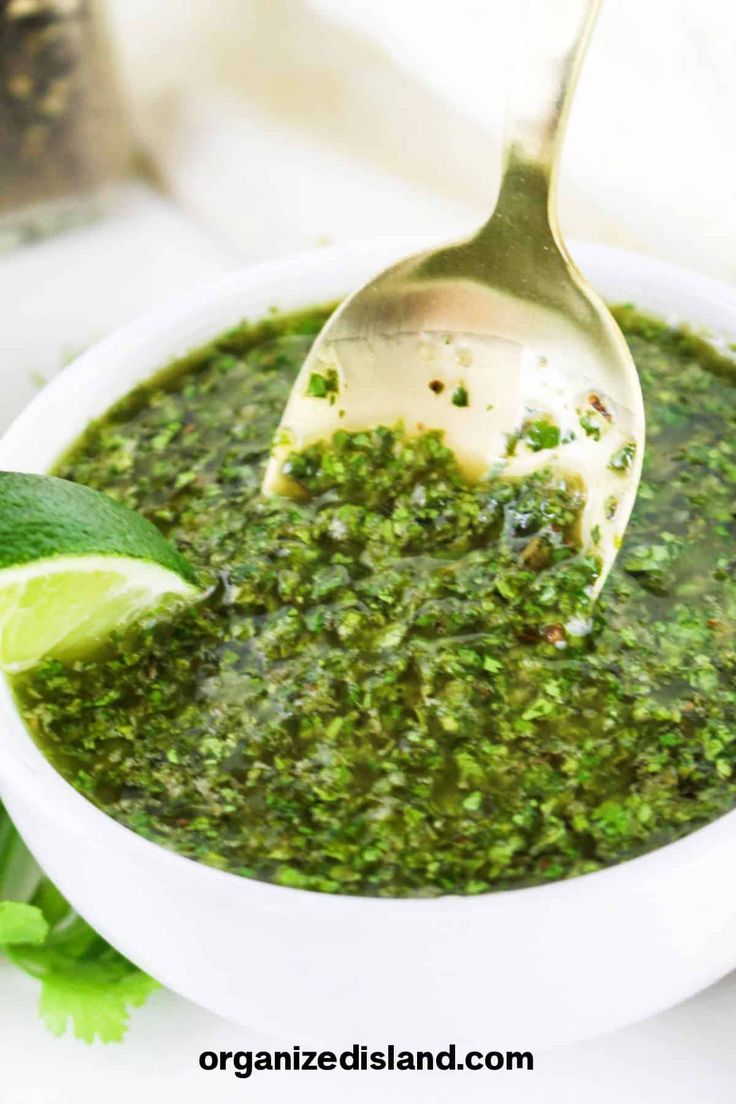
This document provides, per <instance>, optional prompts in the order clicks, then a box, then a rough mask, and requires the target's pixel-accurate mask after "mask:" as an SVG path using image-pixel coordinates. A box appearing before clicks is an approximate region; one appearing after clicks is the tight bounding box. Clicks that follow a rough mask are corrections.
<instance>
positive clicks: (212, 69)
mask: <svg viewBox="0 0 736 1104" xmlns="http://www.w3.org/2000/svg"><path fill="white" fill-rule="evenodd" d="M550 2H554V0H550ZM518 6H519V5H518V4H517V5H512V4H511V0H505V2H501V0H484V2H480V0H453V3H452V4H447V3H445V0H423V2H421V3H420V0H371V2H369V0H313V2H311V3H310V2H308V0H253V2H249V0H218V3H217V5H213V4H212V3H211V0H113V2H111V4H110V8H111V15H112V23H113V27H114V31H115V35H116V41H117V45H118V52H119V56H120V62H121V68H122V71H123V74H124V79H125V82H126V85H127V88H128V92H129V99H130V103H131V116H132V121H133V126H134V128H135V130H136V133H137V135H138V137H139V140H141V141H142V142H143V143H145V145H146V146H147V148H148V151H149V153H150V155H151V157H152V159H153V160H154V162H155V164H156V167H157V172H158V174H159V178H160V180H161V182H162V184H163V188H164V190H165V192H166V195H164V194H162V191H159V192H154V190H153V189H152V188H150V187H149V186H147V185H143V184H136V185H132V186H131V187H130V188H129V189H128V190H127V192H126V195H125V198H124V199H123V200H122V202H121V204H120V205H119V207H118V210H117V212H116V213H115V215H114V216H113V217H111V218H109V219H107V220H106V221H104V222H101V223H98V224H96V225H95V226H93V227H90V228H87V229H83V230H80V231H77V232H75V233H71V234H68V235H66V236H64V237H63V238H59V239H56V240H54V241H52V242H48V243H43V244H40V245H35V246H33V247H30V248H27V249H25V250H22V251H19V252H16V253H13V254H8V255H6V256H4V257H0V315H1V316H2V318H1V321H2V325H1V326H0V429H1V428H2V426H4V425H5V424H7V422H8V421H9V420H10V419H11V418H12V416H13V414H14V413H15V412H16V411H17V410H18V409H20V407H21V406H22V405H23V403H25V402H26V401H27V400H28V399H29V398H30V397H31V395H32V394H33V393H34V390H35V389H36V388H37V387H38V386H39V383H40V382H41V378H42V377H43V378H46V379H47V378H49V377H50V376H51V375H52V374H53V373H54V372H55V371H57V370H58V369H59V368H60V367H61V366H62V365H63V364H64V363H65V362H66V361H68V359H69V358H70V357H71V356H73V355H74V354H75V353H76V352H78V351H80V350H81V349H82V348H84V347H85V346H87V345H88V344H90V343H91V342H92V341H94V340H96V339H97V338H98V337H100V336H101V335H102V334H104V333H105V332H107V331H108V330H109V329H111V328H112V327H113V326H115V325H117V324H118V323H120V322H122V321H124V320H126V319H127V318H129V317H131V316H132V315H134V314H136V313H137V312H139V311H140V310H143V309H145V308H146V307H148V306H149V305H152V304H154V303H156V302H160V301H161V300H162V299H163V298H164V297H166V296H167V295H169V294H172V293H175V292H178V291H181V290H184V289H186V288H189V287H192V286H194V285H196V284H198V283H201V282H205V281H207V280H208V279H211V278H212V277H214V276H216V275H218V274H219V273H221V272H224V271H227V270H229V269H232V268H234V267H236V266H238V265H241V264H243V263H246V262H248V261H249V260H252V259H258V258H261V257H264V256H269V255H274V254H277V253H284V252H288V251H289V250H293V249H298V248H303V247H305V246H310V245H315V244H318V243H319V242H322V241H326V240H344V239H347V238H350V237H353V236H365V235H366V234H372V233H394V232H419V233H426V234H427V236H428V238H435V239H441V238H443V237H447V236H449V235H451V234H453V233H455V232H457V231H458V230H461V229H464V228H466V227H470V226H472V225H473V223H474V222H477V221H478V220H479V219H480V217H481V215H482V213H483V211H484V208H485V207H486V206H488V204H489V203H490V198H489V197H492V195H493V192H494V190H495V185H496V175H495V174H496V173H497V167H498V154H499V135H500V127H501V119H502V114H503V112H502V107H503V88H504V85H505V81H506V78H507V75H508V69H509V60H508V59H509V57H510V56H511V50H512V46H513V37H514V24H513V22H512V21H511V19H510V12H511V11H512V10H514V11H516V9H517V8H518ZM420 9H421V14H420ZM735 45H736V12H735V11H734V7H733V5H731V4H730V3H727V2H726V0H700V2H699V3H698V4H693V3H691V2H690V0H607V3H606V5H605V7H604V14H603V17H602V19H601V23H600V26H599V29H598V32H597V34H596V38H595V40H594V43H593V47H592V50H591V56H590V59H589V63H588V67H587V69H586V71H585V74H584V77H583V81H582V84H581V89H580V98H579V100H578V102H577V104H576V108H575V112H574V115H573V119H572V124H571V132H570V139H569V143H568V148H567V154H566V161H565V171H564V174H563V195H562V209H563V218H564V222H565V226H566V227H567V228H568V230H569V231H570V232H571V233H575V234H576V235H577V236H587V237H589V238H593V239H598V240H605V241H609V242H613V243H616V244H621V245H624V246H628V247H630V248H636V249H640V250H642V251H645V252H650V253H652V254H655V255H659V256H662V257H664V258H666V259H670V260H674V261H678V262H680V263H683V264H687V265H690V266H691V267H693V268H698V269H700V270H702V271H706V272H708V273H709V274H711V275H714V276H718V277H720V278H721V279H725V280H729V281H732V282H736V248H735V246H736V205H735V204H733V202H732V196H733V181H734V176H735V175H736V173H735V172H734V170H735V169H736V166H735V165H734V153H733V126H734V124H733V118H734V106H735V105H736V66H734V65H733V61H732V59H733V56H734V47H735ZM50 815H53V814H52V811H50ZM724 876H730V872H725V873H724ZM734 940H735V941H736V933H734ZM36 998H37V990H36V985H35V983H34V982H32V981H31V980H30V979H28V978H25V977H24V976H22V975H20V974H19V973H18V972H17V971H14V970H11V969H10V968H9V967H8V966H7V964H0V1104H69V1102H71V1101H74V1102H75V1104H86V1102H88V1101H89V1102H92V1101H95V1102H97V1101H99V1100H101V1099H104V1100H106V1101H110V1102H113V1104H116V1102H118V1101H120V1102H121V1104H122V1102H123V1101H125V1102H126V1104H127V1102H129V1101H130V1100H131V1099H133V1098H137V1099H138V1100H140V1101H141V1102H142V1104H148V1102H149V1101H150V1102H153V1101H156V1102H158V1101H161V1100H168V1099H170V1098H171V1099H178V1100H179V1101H181V1102H182V1104H188V1102H189V1101H191V1102H194V1101H197V1102H199V1101H201V1100H202V1099H207V1100H212V1101H213V1102H218V1101H230V1100H241V1099H246V1098H247V1099H251V1100H255V1101H273V1102H280V1101H284V1102H285V1101H291V1100H293V1099H297V1098H298V1099H300V1100H304V1101H306V1102H310V1101H312V1100H314V1101H315V1102H316V1101H317V1100H319V1101H320V1102H326V1104H329V1102H330V1101H332V1100H335V1101H338V1100H343V1099H344V1098H345V1096H346V1095H347V1094H348V1093H349V1094H350V1096H351V1097H352V1098H354V1099H355V1100H357V1101H363V1100H365V1101H372V1100H387V1101H408V1102H410V1101H413V1100H417V1101H420V1100H421V1101H423V1102H427V1104H433V1102H435V1101H437V1102H442V1101H445V1100H447V1101H450V1100H458V1099H461V1100H468V1101H474V1100H479V1101H480V1100H489V1101H494V1100H498V1101H503V1102H506V1101H509V1102H519V1104H525V1102H535V1104H536V1102H539V1104H541V1102H544V1104H577V1102H578V1101H579V1102H580V1104H583V1102H584V1104H591V1102H595V1104H608V1102H609V1101H611V1102H613V1101H617V1102H618V1101H621V1100H627V1101H631V1102H632V1104H657V1102H659V1101H662V1102H665V1101H666V1102H667V1104H680V1102H682V1104H686V1102H687V1104H692V1102H693V1101H695V1100H702V1101H705V1102H708V1104H726V1102H728V1104H733V1101H734V1100H735V1099H736V1048H735V1047H734V1035H736V976H734V977H732V978H729V979H726V980H725V981H723V982H722V983H720V984H719V985H717V986H715V987H714V988H713V989H711V990H709V991H708V992H706V993H704V994H701V995H700V996H699V997H696V998H695V999H693V1000H692V1001H690V1002H688V1003H687V1004H685V1005H682V1006H680V1007H679V1008H677V1009H673V1010H671V1011H670V1012H668V1013H665V1014H664V1015H662V1016H659V1017H657V1018H655V1019H653V1020H650V1021H648V1022H646V1023H644V1024H640V1025H636V1026H634V1027H631V1028H628V1029H627V1030H625V1031H622V1032H619V1033H617V1034H616V1035H612V1036H609V1037H608V1038H606V1039H600V1040H593V1041H591V1042H588V1043H584V1044H580V1045H578V1046H575V1047H568V1048H564V1049H559V1050H556V1051H554V1052H549V1053H547V1054H539V1055H537V1068H536V1069H535V1071H534V1072H533V1073H514V1074H481V1073H477V1074H474V1075H473V1074H455V1075H452V1074H444V1075H442V1076H440V1075H427V1074H416V1075H413V1074H394V1075H391V1074H348V1073H304V1074H301V1075H298V1074H294V1075H289V1074H275V1073H274V1074H260V1075H256V1076H255V1077H254V1078H253V1079H252V1080H251V1081H250V1082H246V1083H244V1084H243V1083H240V1082H239V1081H237V1080H236V1079H235V1078H234V1077H233V1076H232V1075H231V1074H204V1073H202V1072H200V1071H199V1069H198V1067H197V1056H198V1054H199V1052H200V1051H201V1050H204V1049H216V1050H219V1049H225V1050H235V1049H248V1048H253V1049H258V1048H261V1047H268V1046H269V1045H270V1046H273V1045H275V1044H274V1041H273V1040H268V1039H267V1038H265V1037H264V1036H262V1035H259V1034H258V1033H257V1030H256V1029H255V1028H254V1029H253V1030H247V1029H243V1028H236V1027H234V1026H233V1025H230V1024H227V1023H226V1022H224V1021H222V1020H219V1019H217V1018H216V1017H214V1016H211V1015H209V1014H207V1013H204V1012H202V1011H201V1010H198V1009H196V1008H194V1007H193V1006H192V1005H190V1004H187V1003H186V1002H184V1001H182V1000H180V999H179V998H177V997H175V996H174V995H172V994H169V993H160V994H157V995H156V996H155V997H154V998H153V999H152V1000H151V1001H150V1003H149V1004H148V1005H147V1006H146V1007H145V1008H144V1009H143V1010H141V1011H140V1012H138V1013H136V1014H135V1015H134V1018H133V1024H132V1028H131V1032H130V1035H129V1038H128V1039H127V1040H126V1042H125V1043H124V1044H123V1045H122V1046H110V1047H100V1046H95V1047H92V1048H89V1047H87V1046H85V1045H84V1044H81V1043H78V1042H76V1041H74V1040H72V1039H68V1038H65V1039H60V1040H56V1039H53V1038H51V1037H50V1036H49V1035H47V1034H46V1032H45V1030H44V1028H43V1026H42V1025H41V1024H40V1022H39V1021H38V1019H37V1017H36V1014H35V1002H36ZM602 999H605V995H603V998H602ZM298 1041H299V1040H296V1039H295V1040H294V1042H298ZM387 1041H395V1042H397V1043H400V1040H387ZM486 1043H487V1045H488V1047H489V1048H492V1047H493V1040H480V1039H479V1040H478V1044H479V1046H484V1044H486Z"/></svg>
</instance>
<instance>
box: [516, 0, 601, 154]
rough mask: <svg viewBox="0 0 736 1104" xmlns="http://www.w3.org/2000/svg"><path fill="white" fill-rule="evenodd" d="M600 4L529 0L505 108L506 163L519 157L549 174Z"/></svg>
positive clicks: (588, 0) (580, 0)
mask: <svg viewBox="0 0 736 1104" xmlns="http://www.w3.org/2000/svg"><path fill="white" fill-rule="evenodd" d="M600 2H601V0H530V3H529V8H528V21H527V25H526V28H525V39H524V47H525V50H524V56H522V58H520V59H519V62H518V63H517V66H516V72H515V77H514V84H513V86H512V91H511V95H510V97H509V104H508V108H507V119H506V133H505V140H504V155H505V161H506V165H508V164H509V162H511V161H517V162H518V161H524V162H527V163H532V164H535V165H537V166H539V167H540V168H546V169H547V171H548V173H549V174H550V175H552V174H553V172H554V169H555V166H556V162H557V160H558V157H559V153H560V148H561V145H562V139H563V136H564V132H565V125H566V123H567V116H568V111H569V108H570V103H571V101H572V94H573V92H574V90H575V85H576V83H577V78H578V74H579V72H580V68H581V65H582V61H583V56H584V54H585V49H586V47H587V45H588V39H589V38H590V33H591V31H592V29H593V24H594V22H595V18H596V15H597V14H598V9H599V7H600Z"/></svg>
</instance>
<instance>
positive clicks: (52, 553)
mask: <svg viewBox="0 0 736 1104" xmlns="http://www.w3.org/2000/svg"><path fill="white" fill-rule="evenodd" d="M199 594H200V591H199V589H198V588H197V586H196V583H195V578H194V572H193V571H192V568H191V567H190V566H189V564H188V563H187V561H186V560H185V559H184V558H183V557H182V556H181V555H180V554H179V553H178V552H177V551H176V550H175V549H174V548H173V547H172V545H171V544H169V542H168V541H167V540H166V539H165V538H164V537H163V536H162V535H161V533H159V531H158V529H156V527H155V526H154V525H152V524H151V523H150V522H149V521H147V520H146V519H145V518H144V517H141V515H140V514H136V513H134V512H133V511H132V510H128V509H127V508H126V507H125V506H122V505H121V504H120V503H119V502H116V501H115V500H114V499H112V498H109V497H108V496H107V495H104V494H101V493H100V492H99V491H93V490H92V489H91V488H89V487H84V486H82V485H81V484H78V483H70V482H68V481H67V480H65V479H55V478H54V477H53V476H45V475H21V474H17V473H15V472H0V668H3V669H4V670H6V671H8V672H11V673H13V672H18V671H22V670H25V669H26V668H28V667H32V666H33V665H34V664H35V663H37V662H38V661H39V660H40V659H43V658H45V657H52V656H53V657H56V658H60V659H72V658H75V657H77V656H80V655H84V654H86V653H88V652H90V651H91V650H93V649H94V647H95V646H96V645H99V643H101V642H102V641H104V640H105V639H106V638H107V637H108V636H109V634H110V633H111V632H112V631H113V630H114V629H118V628H121V627H123V626H125V625H127V624H129V623H130V622H131V621H134V620H135V619H136V618H138V617H141V616H143V615H144V614H147V613H149V612H150V611H152V610H154V609H156V608H157V607H159V606H164V605H168V604H171V603H176V602H183V601H193V600H194V599H195V598H197V597H198V595H199Z"/></svg>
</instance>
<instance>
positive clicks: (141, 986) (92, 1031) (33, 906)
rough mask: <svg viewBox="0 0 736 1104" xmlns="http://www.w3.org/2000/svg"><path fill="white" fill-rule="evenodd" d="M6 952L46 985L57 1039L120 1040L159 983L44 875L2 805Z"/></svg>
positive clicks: (47, 1012) (1, 908)
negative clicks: (68, 1033)
mask: <svg viewBox="0 0 736 1104" xmlns="http://www.w3.org/2000/svg"><path fill="white" fill-rule="evenodd" d="M0 954H5V955H6V957H7V958H8V959H9V960H10V961H11V962H13V963H14V964H15V965H16V966H19V967H20V968H21V969H22V970H25V972H26V973H27V974H30V975H31V977H34V978H37V979H38V980H39V981H40V982H41V995H40V1001H39V1012H40V1015H41V1018H42V1019H43V1021H44V1023H45V1024H46V1026H47V1027H48V1028H49V1030H50V1031H51V1032H52V1033H53V1034H54V1035H63V1034H64V1032H65V1031H67V1030H68V1029H71V1030H72V1032H73V1033H74V1035H75V1036H76V1037H77V1038H78V1039H82V1040H83V1041H84V1042H87V1043H92V1042H94V1041H95V1039H99V1040H100V1041H101V1042H103V1043H113V1042H120V1040H121V1039H122V1038H123V1036H124V1035H125V1032H126V1029H127V1026H128V1018H129V1014H130V1010H131V1009H133V1008H137V1007H139V1006H140V1005H142V1004H143V1002H144V1001H145V1000H146V998H147V997H148V996H149V994H150V993H152V992H153V990H154V989H156V988H157V983H156V982H155V981H154V980H153V979H152V978H150V977H148V976H147V975H146V974H144V973H142V972H141V971H140V970H139V969H137V967H135V966H133V964H132V963H130V962H128V960H127V959H126V958H124V957H123V955H121V954H120V953H119V952H118V951H116V950H114V949H113V948H112V947H111V946H110V945H109V944H108V943H106V942H105V940H104V939H103V938H102V936H100V935H98V934H97V932H95V931H94V930H93V929H92V928H91V927H90V926H89V924H87V923H86V922H85V921H84V920H83V919H82V918H81V916H78V915H77V914H76V913H75V912H74V910H73V909H72V907H71V905H70V904H69V903H68V901H66V900H65V898H64V897H63V896H62V895H61V893H60V892H59V891H58V889H56V887H55V886H54V885H52V884H51V882H50V881H49V880H48V878H45V877H44V876H43V874H42V873H41V871H40V870H39V869H38V867H37V866H36V864H35V862H34V860H33V858H32V857H31V855H30V853H29V852H28V850H27V849H26V847H25V845H24V844H23V842H22V840H21V838H20V836H19V835H18V832H17V830H16V829H15V827H14V825H13V824H12V822H11V820H10V817H9V816H8V814H7V812H6V811H5V810H4V809H3V807H2V805H0Z"/></svg>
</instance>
